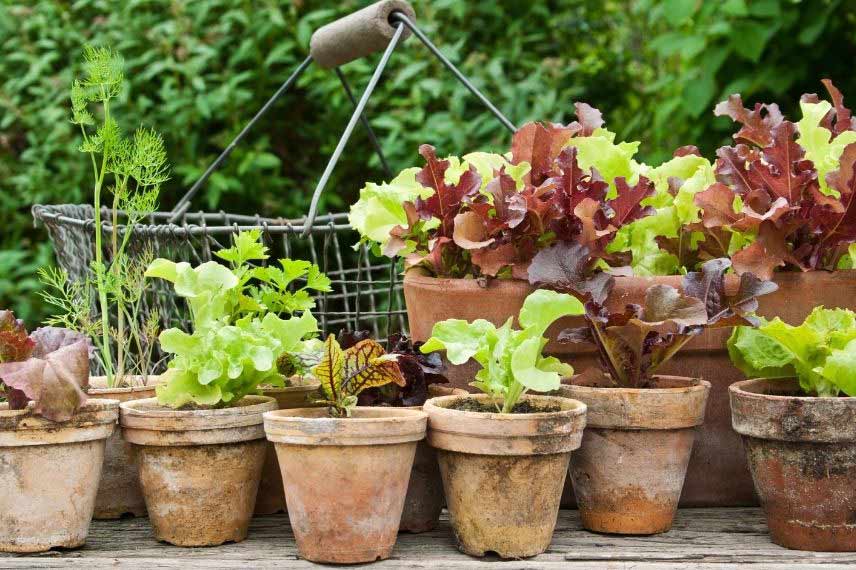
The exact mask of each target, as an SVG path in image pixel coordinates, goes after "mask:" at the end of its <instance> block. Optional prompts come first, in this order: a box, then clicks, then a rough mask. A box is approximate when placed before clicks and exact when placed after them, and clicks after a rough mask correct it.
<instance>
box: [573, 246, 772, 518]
mask: <svg viewBox="0 0 856 570" xmlns="http://www.w3.org/2000/svg"><path fill="white" fill-rule="evenodd" d="M729 266H730V263H729V262H728V260H727V259H716V260H712V261H709V262H707V263H705V264H704V265H703V266H702V271H701V272H692V273H688V274H687V275H686V276H685V277H684V279H683V287H682V288H683V293H681V292H680V291H678V289H676V288H674V287H671V286H669V285H662V284H660V285H654V286H652V287H650V288H648V290H647V292H646V294H645V301H644V304H643V305H636V304H629V305H627V306H626V307H625V309H624V311H621V312H617V311H611V310H609V309H608V308H606V307H604V306H603V305H601V304H599V303H596V302H594V301H590V302H589V303H587V304H586V313H585V320H586V325H585V326H583V327H578V328H572V329H567V330H565V331H563V332H562V333H561V334H560V335H559V340H560V341H564V342H574V343H581V342H586V343H590V344H593V345H594V346H596V347H597V350H598V356H599V358H600V362H601V367H600V368H589V369H587V370H586V371H584V372H583V373H582V374H580V375H578V376H575V377H573V378H571V379H570V380H569V383H568V385H565V386H562V388H561V390H560V393H561V394H562V395H564V396H566V397H569V398H575V399H577V400H580V401H581V402H584V403H585V404H586V406H588V426H587V429H586V433H585V435H584V436H583V442H582V445H581V446H580V449H579V450H578V451H577V452H576V453H575V454H574V455H573V457H572V458H571V480H572V482H573V486H574V493H575V495H576V499H577V504H578V506H579V509H580V517H581V519H582V523H583V526H585V527H586V528H587V529H589V530H593V531H597V532H608V533H617V534H655V533H660V532H665V531H667V530H669V529H670V528H671V526H672V520H673V519H674V516H675V511H676V510H677V507H678V499H679V497H680V494H681V488H682V487H683V483H684V476H685V474H686V470H687V464H688V462H689V459H690V452H691V450H692V446H693V441H694V439H695V431H696V430H695V428H696V427H697V426H699V425H701V424H702V422H703V420H704V413H705V405H706V402H707V395H708V392H709V391H710V383H709V382H707V381H706V380H702V379H698V378H691V377H677V376H666V375H661V374H658V373H659V371H660V369H661V367H662V366H663V365H664V364H665V363H666V362H668V361H669V360H670V359H671V358H673V357H674V356H675V354H677V353H678V351H680V350H681V348H683V347H684V346H685V345H686V344H687V343H689V342H690V340H691V339H692V338H693V337H695V336H697V335H699V334H701V333H703V332H705V331H706V330H707V329H710V328H715V327H731V326H734V325H737V324H751V323H753V322H754V321H753V317H752V316H751V313H752V312H753V311H754V310H755V309H756V308H757V307H758V301H757V297H758V296H760V295H764V294H767V293H770V292H772V291H774V290H775V289H776V286H775V285H774V284H773V283H770V282H769V281H761V280H759V279H758V278H756V277H755V276H754V275H752V274H751V273H744V274H743V276H742V277H741V279H740V283H739V287H738V289H737V291H736V292H734V293H733V294H729V293H728V292H727V291H726V287H725V271H726V270H727V269H728V268H729Z"/></svg>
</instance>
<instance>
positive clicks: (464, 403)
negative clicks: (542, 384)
mask: <svg viewBox="0 0 856 570" xmlns="http://www.w3.org/2000/svg"><path fill="white" fill-rule="evenodd" d="M449 409H450V410H458V411H459V412H482V413H494V414H495V413H497V412H498V410H497V409H496V406H494V405H493V404H486V403H482V402H479V401H478V400H476V399H474V398H462V399H460V400H455V401H454V402H452V404H451V405H450V406H449ZM561 410H562V408H561V407H559V406H555V405H553V406H535V405H532V403H531V402H529V401H528V400H523V401H522V402H517V403H516V404H514V407H513V408H512V409H511V413H512V414H543V413H548V412H559V411H561Z"/></svg>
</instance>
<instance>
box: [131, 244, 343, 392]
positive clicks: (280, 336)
mask: <svg viewBox="0 0 856 570" xmlns="http://www.w3.org/2000/svg"><path fill="white" fill-rule="evenodd" d="M216 255H217V256H218V257H220V258H221V259H224V260H227V261H228V262H229V263H230V267H227V266H225V265H222V264H220V263H218V262H215V261H209V262H206V263H202V264H200V265H198V266H196V267H191V266H190V264H189V263H185V262H181V263H175V262H173V261H169V260H166V259H155V260H154V261H152V263H151V264H150V265H149V268H148V269H147V270H146V276H147V277H154V278H160V279H164V280H166V281H168V282H170V283H172V284H173V288H174V291H175V294H176V295H177V296H179V297H182V298H184V299H185V301H186V303H187V306H188V308H189V311H190V320H191V323H192V332H189V333H188V332H185V331H182V330H179V329H177V328H171V329H168V330H165V331H163V332H162V333H161V334H160V345H161V348H162V349H163V350H164V351H165V352H167V353H169V354H172V355H173V357H172V359H171V360H170V362H169V364H168V369H167V371H166V372H165V373H164V375H163V380H164V381H163V383H162V384H160V385H158V387H157V396H158V400H159V401H160V403H161V404H163V405H168V406H171V407H174V408H178V407H181V406H184V405H186V404H189V403H194V404H198V405H207V406H227V405H230V404H234V403H236V402H238V401H239V400H240V399H241V398H243V397H244V396H245V395H247V394H252V393H255V392H256V390H257V387H258V386H260V385H268V386H283V385H284V384H285V381H286V377H285V376H286V375H291V374H301V373H304V372H305V371H306V369H307V366H306V364H305V363H304V362H303V361H302V360H301V355H303V354H305V353H307V352H313V350H314V349H315V344H316V343H317V335H318V324H317V321H316V320H315V318H314V317H313V316H312V313H311V311H310V309H311V308H312V307H314V301H313V300H312V299H311V297H310V296H309V291H310V290H316V291H318V290H321V291H326V290H329V288H330V280H329V279H328V278H327V277H326V276H325V275H324V274H323V273H321V272H320V271H319V270H318V268H317V267H316V266H314V265H312V264H311V263H308V262H304V261H295V260H290V259H281V260H279V262H278V267H277V266H273V265H271V266H265V267H258V266H254V265H251V263H250V262H258V261H265V260H267V259H268V254H267V248H266V247H265V246H264V245H263V244H262V243H261V233H260V232H259V231H251V232H243V233H241V234H238V235H237V236H236V238H235V240H234V245H233V247H231V248H228V249H224V250H221V251H219V252H217V254H216ZM297 279H301V280H303V281H305V285H303V286H302V287H300V288H295V289H294V290H291V289H289V286H290V285H291V284H292V282H293V281H295V280H297ZM295 312H300V313H301V314H300V315H299V316H297V315H295V314H294V313H295ZM281 315H283V316H281ZM284 316H285V317H284Z"/></svg>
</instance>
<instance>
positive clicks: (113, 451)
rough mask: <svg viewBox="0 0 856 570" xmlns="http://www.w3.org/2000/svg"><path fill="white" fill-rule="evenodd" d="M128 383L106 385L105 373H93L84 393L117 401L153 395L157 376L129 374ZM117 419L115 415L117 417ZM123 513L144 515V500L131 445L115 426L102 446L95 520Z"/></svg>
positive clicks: (95, 397)
mask: <svg viewBox="0 0 856 570" xmlns="http://www.w3.org/2000/svg"><path fill="white" fill-rule="evenodd" d="M126 380H127V381H129V382H131V383H132V385H131V386H127V387H124V388H108V387H107V378H106V377H105V376H93V377H92V378H90V379H89V390H88V391H87V394H88V395H89V398H90V399H96V400H103V399H110V400H119V401H120V402H130V401H132V400H142V399H143V398H151V397H153V396H154V395H155V385H156V384H157V383H158V382H159V380H160V377H159V376H149V377H148V378H145V379H144V378H143V377H142V376H128V377H126ZM117 421H118V417H117ZM124 515H133V516H135V517H143V516H145V515H146V502H145V500H144V499H143V492H142V490H140V474H139V466H138V465H137V453H136V450H135V449H134V446H133V445H131V444H130V443H128V442H127V441H125V440H124V439H122V430H120V429H117V430H115V431H114V432H113V435H111V436H110V438H109V439H108V440H107V446H106V447H105V448H104V468H103V469H102V470H101V484H100V485H99V486H98V494H97V495H96V496H95V514H94V515H93V518H95V519H118V518H121V517H122V516H124Z"/></svg>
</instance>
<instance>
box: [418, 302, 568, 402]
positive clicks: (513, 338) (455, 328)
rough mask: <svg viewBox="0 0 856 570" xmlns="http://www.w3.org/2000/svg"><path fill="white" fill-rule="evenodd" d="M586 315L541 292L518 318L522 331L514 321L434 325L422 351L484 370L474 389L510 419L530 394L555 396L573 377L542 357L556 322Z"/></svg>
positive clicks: (565, 366)
mask: <svg viewBox="0 0 856 570" xmlns="http://www.w3.org/2000/svg"><path fill="white" fill-rule="evenodd" d="M583 312H584V309H583V304H582V303H581V302H580V301H579V300H578V299H576V298H575V297H573V296H571V295H568V294H566V293H557V292H555V291H547V290H542V289H538V290H536V291H534V292H533V293H531V294H530V295H529V296H528V297H526V300H525V301H524V302H523V307H522V308H521V309H520V314H519V316H518V318H517V321H518V322H519V323H520V327H521V328H520V329H513V328H512V321H513V320H514V319H513V317H509V318H508V320H507V321H506V322H505V323H504V324H503V325H502V326H501V327H497V326H495V325H494V324H493V323H491V322H489V321H486V320H484V319H478V320H475V321H473V322H471V323H470V322H467V321H464V320H460V319H448V320H445V321H441V322H439V323H437V324H435V325H434V328H433V330H432V331H431V338H429V339H428V340H427V341H426V342H425V344H424V345H423V346H422V347H421V349H420V350H421V351H422V352H424V353H430V352H433V351H437V350H445V351H446V358H448V360H449V362H451V363H452V364H464V363H465V362H466V361H468V360H469V359H470V358H473V359H475V361H476V362H478V363H479V364H480V365H481V367H482V368H481V370H479V371H478V372H477V373H476V380H475V382H472V383H471V384H470V385H471V386H474V387H476V388H478V389H479V390H481V391H482V392H484V393H486V394H489V395H490V396H492V397H494V398H495V399H497V400H499V401H501V402H502V406H501V407H500V406H499V405H497V409H498V410H500V411H501V412H503V413H509V412H511V410H512V409H513V408H514V405H515V404H516V403H517V401H518V400H519V399H520V397H521V396H523V395H524V394H525V393H526V392H527V391H529V390H533V391H535V392H549V391H551V390H556V389H558V388H559V385H560V382H561V379H562V377H564V376H570V375H571V374H573V372H574V369H573V368H572V367H571V366H570V365H568V364H565V363H563V362H561V361H559V360H558V359H557V358H554V357H545V356H542V355H541V351H542V350H543V349H544V346H545V345H546V344H547V339H546V338H544V333H545V332H546V331H547V328H548V327H549V326H550V325H551V324H553V322H554V321H556V320H558V319H560V318H562V317H566V316H571V315H581V314H583Z"/></svg>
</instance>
